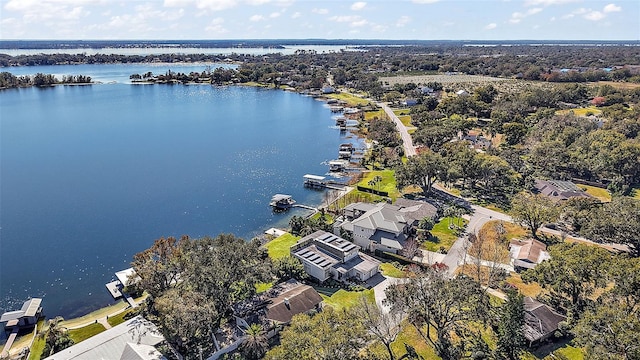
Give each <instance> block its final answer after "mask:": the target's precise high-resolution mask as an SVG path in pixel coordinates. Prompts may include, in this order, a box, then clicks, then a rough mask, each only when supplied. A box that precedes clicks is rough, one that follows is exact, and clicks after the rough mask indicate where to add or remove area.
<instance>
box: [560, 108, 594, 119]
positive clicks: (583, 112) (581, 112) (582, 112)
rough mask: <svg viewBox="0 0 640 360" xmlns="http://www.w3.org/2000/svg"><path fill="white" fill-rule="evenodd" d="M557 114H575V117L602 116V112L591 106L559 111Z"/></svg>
mask: <svg viewBox="0 0 640 360" xmlns="http://www.w3.org/2000/svg"><path fill="white" fill-rule="evenodd" d="M556 114H558V115H568V114H574V115H575V116H579V117H586V116H588V115H600V114H602V110H600V109H598V108H597V107H595V106H589V107H586V108H577V109H566V110H558V111H556Z"/></svg>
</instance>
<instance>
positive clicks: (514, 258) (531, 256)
mask: <svg viewBox="0 0 640 360" xmlns="http://www.w3.org/2000/svg"><path fill="white" fill-rule="evenodd" d="M509 255H510V256H511V264H512V265H513V267H514V268H516V269H533V268H534V267H536V265H538V264H540V263H541V262H543V261H545V260H547V259H550V258H551V256H550V255H549V252H547V246H546V245H545V244H543V243H542V242H540V241H538V240H535V239H527V240H517V239H516V240H511V243H510V244H509Z"/></svg>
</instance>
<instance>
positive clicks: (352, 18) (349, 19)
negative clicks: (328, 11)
mask: <svg viewBox="0 0 640 360" xmlns="http://www.w3.org/2000/svg"><path fill="white" fill-rule="evenodd" d="M329 21H335V22H339V23H349V26H350V27H362V26H365V25H367V24H369V22H368V21H367V20H366V19H363V18H362V17H361V16H358V15H341V16H332V17H330V18H329Z"/></svg>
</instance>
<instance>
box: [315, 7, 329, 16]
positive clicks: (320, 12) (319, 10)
mask: <svg viewBox="0 0 640 360" xmlns="http://www.w3.org/2000/svg"><path fill="white" fill-rule="evenodd" d="M311 12H312V13H314V14H319V15H326V14H328V13H329V10H328V9H318V8H313V9H311Z"/></svg>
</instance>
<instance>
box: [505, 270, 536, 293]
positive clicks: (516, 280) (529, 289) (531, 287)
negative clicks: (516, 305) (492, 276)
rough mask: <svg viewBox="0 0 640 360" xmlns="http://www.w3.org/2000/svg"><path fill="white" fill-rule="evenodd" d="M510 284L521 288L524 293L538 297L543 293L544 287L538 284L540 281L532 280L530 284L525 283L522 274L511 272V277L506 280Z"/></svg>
mask: <svg viewBox="0 0 640 360" xmlns="http://www.w3.org/2000/svg"><path fill="white" fill-rule="evenodd" d="M505 281H506V282H507V283H508V284H511V285H513V286H515V287H517V288H518V290H520V292H521V293H522V295H524V296H531V297H536V296H538V295H540V293H542V291H543V290H542V287H541V286H540V285H538V283H535V282H532V283H529V284H525V283H524V282H523V281H522V277H520V274H518V273H515V272H512V273H510V274H509V277H507V279H506V280H505Z"/></svg>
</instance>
